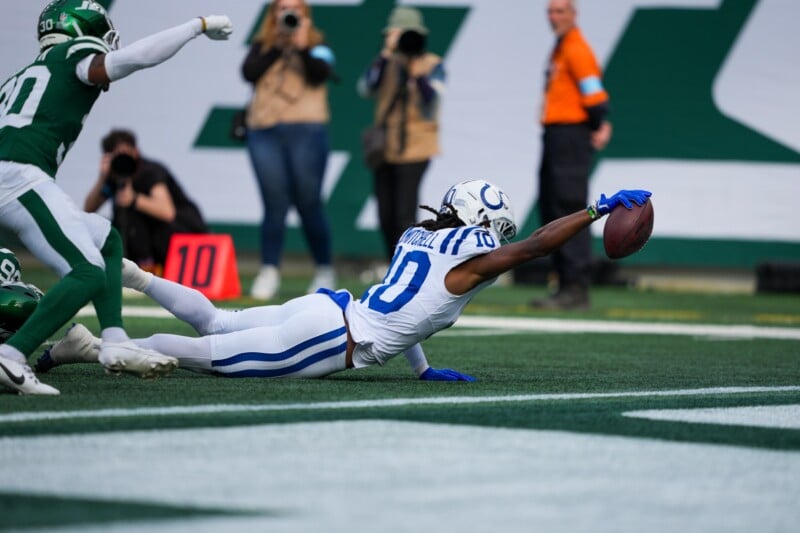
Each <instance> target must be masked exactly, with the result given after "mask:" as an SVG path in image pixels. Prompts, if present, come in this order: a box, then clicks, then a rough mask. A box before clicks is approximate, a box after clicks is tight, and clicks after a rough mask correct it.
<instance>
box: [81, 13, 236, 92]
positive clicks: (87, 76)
mask: <svg viewBox="0 0 800 533" xmlns="http://www.w3.org/2000/svg"><path fill="white" fill-rule="evenodd" d="M232 32H233V25H232V24H231V20H230V19H229V18H228V17H227V16H225V15H210V16H208V17H197V18H194V19H192V20H190V21H189V22H185V23H183V24H180V25H178V26H174V27H172V28H169V29H166V30H163V31H160V32H158V33H154V34H153V35H149V36H147V37H144V38H143V39H140V40H138V41H136V42H134V43H132V44H130V45H129V46H126V47H124V48H121V49H119V50H114V51H111V52H108V53H107V54H97V55H94V56H89V57H87V58H86V59H84V60H83V61H82V62H81V63H80V64H79V65H78V77H79V78H80V79H81V81H83V82H84V83H89V84H92V85H108V84H109V83H110V82H112V81H117V80H120V79H122V78H124V77H125V76H128V75H130V74H132V73H134V72H136V71H137V70H142V69H145V68H149V67H153V66H155V65H158V64H159V63H163V62H164V61H166V60H167V59H169V58H170V57H172V56H174V55H175V54H176V53H178V51H179V50H180V49H181V48H183V46H184V45H185V44H186V43H188V42H189V41H191V40H192V39H194V38H195V37H197V36H198V35H200V34H201V33H205V34H206V35H207V36H208V37H209V38H210V39H214V40H223V39H227V38H228V36H229V35H230V34H231V33H232ZM87 61H88V63H84V62H87Z"/></svg>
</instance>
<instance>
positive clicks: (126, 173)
mask: <svg viewBox="0 0 800 533" xmlns="http://www.w3.org/2000/svg"><path fill="white" fill-rule="evenodd" d="M138 168H139V160H138V159H136V158H135V157H133V156H132V155H130V154H117V155H115V156H114V157H113V158H111V173H112V174H113V175H114V177H116V178H121V179H125V178H130V177H131V176H133V175H134V174H136V170H137V169H138Z"/></svg>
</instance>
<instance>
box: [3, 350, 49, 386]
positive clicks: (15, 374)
mask: <svg viewBox="0 0 800 533" xmlns="http://www.w3.org/2000/svg"><path fill="white" fill-rule="evenodd" d="M0 384H3V385H5V386H6V387H8V388H10V389H13V390H15V391H17V392H18V393H19V394H42V395H48V396H55V395H56V394H60V392H58V389H56V388H55V387H51V386H50V385H47V384H45V383H42V382H41V381H39V378H37V377H36V374H34V373H33V370H31V367H29V366H28V365H23V364H20V363H17V362H16V361H12V360H11V359H6V358H5V357H0Z"/></svg>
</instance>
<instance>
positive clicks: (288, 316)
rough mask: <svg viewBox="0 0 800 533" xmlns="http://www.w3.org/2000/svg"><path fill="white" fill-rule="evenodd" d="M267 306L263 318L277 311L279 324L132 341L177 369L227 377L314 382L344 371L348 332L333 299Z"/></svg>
mask: <svg viewBox="0 0 800 533" xmlns="http://www.w3.org/2000/svg"><path fill="white" fill-rule="evenodd" d="M270 307H271V309H270V310H269V312H268V313H267V314H272V311H273V310H280V311H281V315H282V321H281V322H280V323H279V324H274V325H269V326H262V327H256V328H251V329H245V330H241V331H235V332H231V333H225V334H219V335H210V336H207V337H202V338H200V339H197V338H190V337H182V336H179V335H165V334H159V335H153V336H152V337H148V338H146V339H136V340H134V342H136V343H137V344H139V345H141V346H144V347H147V348H151V349H154V350H158V351H160V352H163V353H169V354H170V355H174V356H175V357H177V358H178V359H179V361H180V366H181V368H187V369H190V370H196V371H202V372H215V373H218V374H222V375H225V376H228V377H303V378H316V377H322V376H326V375H328V374H331V373H333V372H338V371H340V370H344V369H345V365H346V363H345V352H346V349H347V331H346V328H345V323H344V316H343V314H342V310H341V308H340V307H339V306H338V305H336V304H335V303H334V302H333V300H331V299H330V298H329V297H327V296H325V295H322V294H311V295H307V296H303V297H301V298H297V299H295V300H293V301H292V302H291V305H289V306H286V304H284V305H283V306H270ZM257 309H260V310H262V311H263V310H265V309H267V308H266V307H261V308H257Z"/></svg>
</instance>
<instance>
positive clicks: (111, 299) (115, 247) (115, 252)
mask: <svg viewBox="0 0 800 533" xmlns="http://www.w3.org/2000/svg"><path fill="white" fill-rule="evenodd" d="M100 252H101V253H102V254H103V259H105V262H106V272H105V288H104V289H103V290H101V291H100V292H99V293H97V295H96V296H95V297H94V299H93V300H92V303H93V304H94V309H95V311H96V312H97V320H98V321H99V322H100V329H101V330H103V329H106V328H121V327H122V239H121V238H120V236H119V233H118V232H117V230H116V229H115V228H111V232H110V233H109V234H108V237H107V238H106V242H105V243H104V244H103V249H102V250H100Z"/></svg>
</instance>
